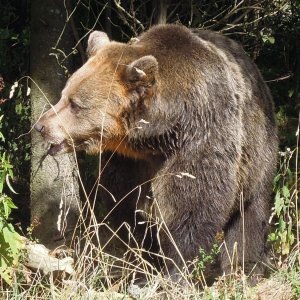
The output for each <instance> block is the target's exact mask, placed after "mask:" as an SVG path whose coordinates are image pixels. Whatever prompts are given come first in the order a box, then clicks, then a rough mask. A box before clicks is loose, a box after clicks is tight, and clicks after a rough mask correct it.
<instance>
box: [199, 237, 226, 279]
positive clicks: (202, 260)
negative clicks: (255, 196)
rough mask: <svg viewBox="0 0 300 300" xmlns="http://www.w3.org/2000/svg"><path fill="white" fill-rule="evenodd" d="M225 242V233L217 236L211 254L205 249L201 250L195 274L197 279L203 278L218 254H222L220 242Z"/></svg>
mask: <svg viewBox="0 0 300 300" xmlns="http://www.w3.org/2000/svg"><path fill="white" fill-rule="evenodd" d="M221 240H223V233H222V234H221V235H220V236H217V238H216V241H215V242H214V244H213V246H212V248H211V250H210V251H209V252H207V251H205V250H204V249H203V248H201V247H200V248H199V254H198V258H197V261H196V266H195V269H194V272H193V276H194V277H195V278H202V277H203V272H204V271H205V270H206V269H207V267H209V265H211V264H213V263H214V261H215V259H216V258H217V256H218V254H219V253H220V242H221Z"/></svg>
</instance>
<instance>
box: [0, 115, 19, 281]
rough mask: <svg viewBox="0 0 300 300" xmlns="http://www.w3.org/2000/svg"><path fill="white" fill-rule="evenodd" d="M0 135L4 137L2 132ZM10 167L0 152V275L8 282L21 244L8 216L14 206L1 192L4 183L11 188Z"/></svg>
mask: <svg viewBox="0 0 300 300" xmlns="http://www.w3.org/2000/svg"><path fill="white" fill-rule="evenodd" d="M2 117H3V116H1V117H0V120H1V119H2ZM0 136H1V137H2V139H4V137H3V135H2V134H1V135H0ZM12 169H13V166H12V165H11V163H10V160H9V158H8V157H7V155H6V153H5V152H4V153H0V276H1V277H2V278H3V279H4V280H5V281H6V282H7V283H8V284H11V283H12V281H11V271H12V268H13V266H14V265H15V264H16V263H17V262H18V259H19V255H20V249H21V245H22V243H21V238H20V235H19V234H18V233H17V232H16V231H15V229H14V227H13V225H12V224H11V223H10V218H9V217H10V214H11V211H12V209H15V208H16V206H15V205H14V203H13V202H12V199H11V198H10V197H8V196H7V195H6V194H4V193H3V188H4V184H5V183H6V184H7V185H8V186H9V187H10V189H12V187H11V185H10V179H11V178H12V177H13V171H12ZM12 191H13V190H12ZM13 192H14V191H13Z"/></svg>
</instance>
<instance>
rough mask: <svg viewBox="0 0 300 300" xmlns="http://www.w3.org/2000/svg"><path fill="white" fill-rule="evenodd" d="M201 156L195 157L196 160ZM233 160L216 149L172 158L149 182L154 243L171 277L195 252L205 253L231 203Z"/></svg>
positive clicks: (233, 195)
mask: <svg viewBox="0 0 300 300" xmlns="http://www.w3.org/2000/svg"><path fill="white" fill-rule="evenodd" d="M197 157H201V159H197ZM234 164H235V161H234V160H229V159H228V158H227V157H226V156H222V155H220V153H218V152H216V153H209V154H206V155H204V154H203V155H201V156H200V155H198V156H194V158H193V156H189V157H188V159H186V160H184V159H182V158H180V159H179V158H178V157H176V163H173V164H172V162H171V161H169V162H168V164H167V165H166V166H165V167H164V168H162V169H161V171H160V172H159V175H158V176H157V179H155V180H154V181H153V184H152V192H153V196H154V203H155V205H156V215H157V218H159V220H160V223H161V224H162V225H161V226H158V228H159V232H158V237H159V244H160V246H161V253H162V255H164V256H166V257H167V259H166V260H165V262H166V269H168V270H166V272H167V273H168V272H169V273H170V275H171V278H174V279H175V280H177V279H178V278H179V277H180V276H181V275H180V273H181V271H182V270H183V269H184V267H186V266H188V264H189V262H191V261H193V260H194V259H195V258H196V257H197V256H198V254H199V248H200V247H201V248H202V249H204V251H205V252H206V253H209V252H210V250H211V248H212V246H213V244H214V243H215V242H216V237H217V235H218V233H220V232H222V231H223V229H224V227H225V225H226V224H227V222H228V220H229V219H230V215H231V213H232V211H233V210H234V209H235V206H236V200H235V199H236V193H237V179H236V171H235V170H237V168H236V167H235V166H234Z"/></svg>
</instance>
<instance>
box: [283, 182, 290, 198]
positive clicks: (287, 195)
mask: <svg viewBox="0 0 300 300" xmlns="http://www.w3.org/2000/svg"><path fill="white" fill-rule="evenodd" d="M282 194H283V197H284V198H286V199H289V198H290V191H289V189H288V187H287V186H285V185H284V186H283V187H282Z"/></svg>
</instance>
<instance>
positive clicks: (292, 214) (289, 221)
mask: <svg viewBox="0 0 300 300" xmlns="http://www.w3.org/2000/svg"><path fill="white" fill-rule="evenodd" d="M294 153H295V150H294V151H291V150H290V149H289V148H288V149H287V150H286V151H285V152H281V153H280V154H281V161H280V168H279V172H278V174H277V175H276V177H275V178H274V182H273V183H274V191H275V193H276V194H275V202H274V206H273V208H272V210H273V213H272V216H271V220H273V219H275V220H276V223H275V226H276V227H275V228H276V229H275V231H274V232H272V233H271V234H269V241H270V242H272V244H273V246H274V250H275V251H276V252H277V253H278V254H280V255H287V254H289V253H290V251H291V248H292V246H293V245H294V243H295V233H294V226H295V224H296V218H297V212H296V205H295V201H293V200H294V196H295V194H296V191H295V190H294V189H295V186H294V180H295V176H294V173H293V172H292V171H291V169H290V162H291V158H292V157H293V154H294ZM290 191H293V193H292V194H291V192H290Z"/></svg>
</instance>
